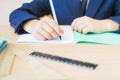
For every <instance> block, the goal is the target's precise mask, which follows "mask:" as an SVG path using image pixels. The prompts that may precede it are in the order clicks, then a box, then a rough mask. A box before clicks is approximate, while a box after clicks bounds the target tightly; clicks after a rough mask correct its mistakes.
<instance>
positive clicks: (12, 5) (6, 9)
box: [0, 0, 32, 27]
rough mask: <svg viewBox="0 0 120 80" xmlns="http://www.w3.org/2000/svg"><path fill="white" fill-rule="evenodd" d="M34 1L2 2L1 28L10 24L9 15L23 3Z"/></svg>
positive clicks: (16, 0) (14, 0)
mask: <svg viewBox="0 0 120 80" xmlns="http://www.w3.org/2000/svg"><path fill="white" fill-rule="evenodd" d="M30 1H32V0H0V27H1V26H4V25H10V24H9V14H10V13H11V12H12V11H13V10H14V9H16V8H18V7H20V6H21V5H22V4H23V3H26V2H30Z"/></svg>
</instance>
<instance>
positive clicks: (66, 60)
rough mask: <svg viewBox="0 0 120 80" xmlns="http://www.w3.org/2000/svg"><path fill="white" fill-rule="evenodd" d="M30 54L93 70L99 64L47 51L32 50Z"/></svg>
mask: <svg viewBox="0 0 120 80" xmlns="http://www.w3.org/2000/svg"><path fill="white" fill-rule="evenodd" d="M30 55H32V56H35V57H40V58H44V59H48V60H54V61H57V62H58V61H59V62H64V63H67V64H72V65H77V66H80V67H84V68H88V69H92V70H94V69H95V68H96V67H97V66H98V64H94V63H90V62H84V61H79V60H75V59H70V58H65V57H60V56H56V55H51V54H47V53H43V52H32V53H31V54H30Z"/></svg>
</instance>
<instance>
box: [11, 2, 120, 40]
mask: <svg viewBox="0 0 120 80" xmlns="http://www.w3.org/2000/svg"><path fill="white" fill-rule="evenodd" d="M52 1H53V4H54V7H55V12H56V15H57V19H58V23H59V24H60V25H71V27H72V29H73V30H75V31H78V32H81V33H83V34H87V33H88V32H93V33H102V32H107V31H112V32H119V31H120V30H119V26H120V0H87V5H86V6H85V8H84V7H83V5H82V1H81V0H52ZM48 14H51V15H52V11H51V8H50V4H49V0H33V1H32V2H30V3H25V4H23V5H22V7H20V8H18V9H16V10H14V11H13V12H12V13H11V15H10V24H11V26H12V27H13V28H14V29H15V32H16V33H18V34H21V33H24V32H28V33H30V34H32V35H33V36H34V37H36V38H37V39H40V40H48V39H52V38H57V37H58V36H60V35H61V34H63V33H64V32H63V30H62V29H61V28H60V27H59V25H58V24H57V23H56V22H55V21H54V20H53V19H51V18H49V17H45V18H43V19H39V18H40V17H42V16H44V15H48Z"/></svg>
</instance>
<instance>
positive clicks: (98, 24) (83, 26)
mask: <svg viewBox="0 0 120 80" xmlns="http://www.w3.org/2000/svg"><path fill="white" fill-rule="evenodd" d="M119 26H120V25H119V24H118V23H117V22H115V21H112V20H109V19H104V20H96V19H93V18H90V17H87V16H84V17H80V18H76V19H75V20H74V21H73V23H72V29H73V30H75V31H78V32H81V33H83V34H87V33H88V32H93V33H102V32H107V31H116V30H118V28H119Z"/></svg>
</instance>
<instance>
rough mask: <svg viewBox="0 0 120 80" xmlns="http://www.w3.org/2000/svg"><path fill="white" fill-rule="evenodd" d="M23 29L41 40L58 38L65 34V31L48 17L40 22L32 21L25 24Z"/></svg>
mask: <svg viewBox="0 0 120 80" xmlns="http://www.w3.org/2000/svg"><path fill="white" fill-rule="evenodd" d="M23 29H24V30H25V31H27V32H29V33H31V34H32V35H33V36H34V37H36V38H37V39H39V40H49V39H53V38H57V37H58V36H60V35H61V34H63V30H62V29H61V28H60V27H59V25H58V24H57V23H56V22H55V21H54V20H53V19H51V18H48V17H45V18H43V19H40V20H30V21H28V22H26V23H24V25H23Z"/></svg>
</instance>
